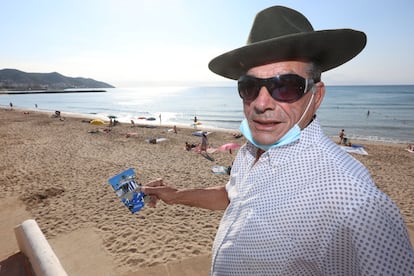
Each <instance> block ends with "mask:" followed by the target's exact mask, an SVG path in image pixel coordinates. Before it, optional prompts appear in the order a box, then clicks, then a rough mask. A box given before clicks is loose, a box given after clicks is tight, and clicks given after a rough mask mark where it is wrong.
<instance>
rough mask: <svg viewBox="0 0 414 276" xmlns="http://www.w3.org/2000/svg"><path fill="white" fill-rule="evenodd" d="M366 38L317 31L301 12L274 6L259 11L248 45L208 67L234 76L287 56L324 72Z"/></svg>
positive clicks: (350, 55) (341, 31)
mask: <svg viewBox="0 0 414 276" xmlns="http://www.w3.org/2000/svg"><path fill="white" fill-rule="evenodd" d="M366 42H367V38H366V35H365V33H363V32H360V31H356V30H352V29H333V30H321V31H315V30H314V29H313V27H312V25H311V24H310V22H309V21H308V20H307V19H306V17H305V16H304V15H302V14H301V13H299V12H297V11H295V10H292V9H290V8H286V7H282V6H274V7H270V8H267V9H265V10H263V11H261V12H259V13H258V14H257V15H256V18H255V20H254V22H253V26H252V28H251V30H250V34H249V37H248V39H247V43H246V46H243V47H241V48H237V49H235V50H232V51H230V52H227V53H224V54H222V55H220V56H218V57H216V58H214V59H213V60H211V61H210V63H209V65H208V67H209V68H210V70H211V71H213V72H214V73H216V74H218V75H221V76H223V77H226V78H229V79H235V80H237V79H238V78H239V77H240V76H242V75H244V74H245V73H246V72H247V71H248V70H249V69H250V68H252V67H256V66H260V65H265V64H268V63H273V62H277V61H285V60H307V61H312V62H315V63H317V64H318V65H319V66H320V68H321V69H322V72H324V71H327V70H330V69H332V68H335V67H337V66H339V65H341V64H344V63H345V62H347V61H349V60H351V59H352V58H353V57H355V56H356V55H357V54H358V53H360V52H361V51H362V49H363V48H364V47H365V45H366Z"/></svg>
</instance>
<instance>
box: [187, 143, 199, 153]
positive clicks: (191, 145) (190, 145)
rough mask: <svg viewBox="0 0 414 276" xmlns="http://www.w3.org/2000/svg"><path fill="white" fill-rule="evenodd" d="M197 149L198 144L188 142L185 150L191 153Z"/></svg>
mask: <svg viewBox="0 0 414 276" xmlns="http://www.w3.org/2000/svg"><path fill="white" fill-rule="evenodd" d="M195 147H197V145H196V144H189V143H188V142H185V149H186V150H187V151H190V150H192V149H193V148H195Z"/></svg>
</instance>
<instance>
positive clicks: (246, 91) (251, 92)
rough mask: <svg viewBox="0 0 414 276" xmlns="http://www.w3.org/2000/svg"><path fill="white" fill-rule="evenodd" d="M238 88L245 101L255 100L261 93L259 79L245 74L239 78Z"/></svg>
mask: <svg viewBox="0 0 414 276" xmlns="http://www.w3.org/2000/svg"><path fill="white" fill-rule="evenodd" d="M238 89H239V95H240V98H242V99H243V100H245V101H253V100H254V99H256V97H257V95H258V94H259V91H260V84H259V83H258V79H256V78H252V77H249V76H244V77H241V78H240V79H239V82H238Z"/></svg>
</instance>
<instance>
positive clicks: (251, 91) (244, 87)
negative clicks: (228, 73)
mask: <svg viewBox="0 0 414 276" xmlns="http://www.w3.org/2000/svg"><path fill="white" fill-rule="evenodd" d="M263 86H264V87H266V88H267V90H268V91H269V93H270V95H272V98H273V99H275V100H277V101H280V102H294V101H297V100H298V99H300V98H301V97H302V96H303V94H304V93H305V92H306V91H305V89H306V79H304V78H302V77H301V76H298V75H295V74H287V75H279V76H276V77H273V78H268V79H260V78H255V77H252V76H242V77H241V78H240V79H239V82H238V90H239V95H240V97H241V98H242V99H243V100H245V101H253V100H254V99H256V97H257V96H258V94H259V91H260V89H261V88H262V87H263Z"/></svg>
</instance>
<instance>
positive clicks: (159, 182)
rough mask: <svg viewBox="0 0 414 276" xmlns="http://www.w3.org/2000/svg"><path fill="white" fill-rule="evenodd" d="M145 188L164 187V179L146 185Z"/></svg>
mask: <svg viewBox="0 0 414 276" xmlns="http://www.w3.org/2000/svg"><path fill="white" fill-rule="evenodd" d="M144 186H149V187H159V186H164V183H163V182H162V178H158V179H156V180H153V181H151V182H148V183H146V184H145V185H144Z"/></svg>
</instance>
